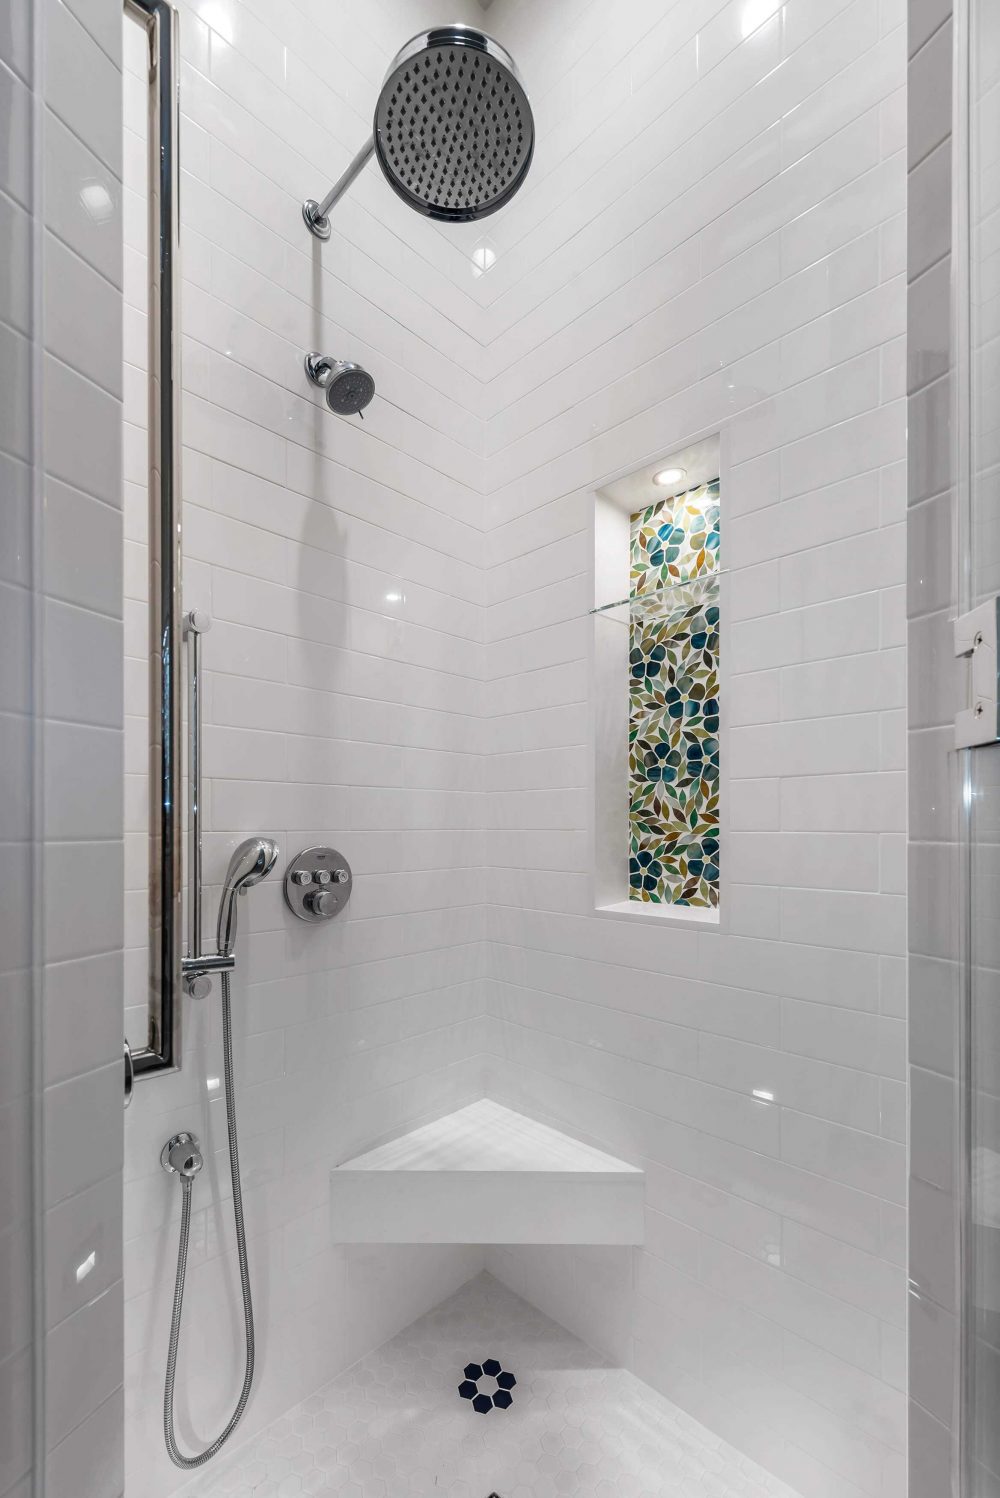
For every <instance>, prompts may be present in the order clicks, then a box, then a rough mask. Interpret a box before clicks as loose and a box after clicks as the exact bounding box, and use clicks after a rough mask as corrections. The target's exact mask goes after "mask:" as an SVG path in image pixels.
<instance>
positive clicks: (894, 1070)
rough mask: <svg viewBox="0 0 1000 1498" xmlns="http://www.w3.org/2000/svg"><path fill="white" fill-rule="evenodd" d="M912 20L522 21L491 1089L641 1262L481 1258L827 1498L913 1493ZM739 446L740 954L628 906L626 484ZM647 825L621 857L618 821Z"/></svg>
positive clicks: (488, 384) (502, 342)
mask: <svg viewBox="0 0 1000 1498" xmlns="http://www.w3.org/2000/svg"><path fill="white" fill-rule="evenodd" d="M905 21H906V16H905V6H904V5H903V4H900V3H896V0H893V3H888V4H883V5H881V6H879V5H874V4H870V3H868V0H856V3H853V4H843V3H838V0H785V3H778V0H775V3H763V4H762V3H759V0H757V3H754V0H732V3H729V4H722V3H720V0H695V3H692V0H684V3H673V4H666V5H664V4H663V3H662V0H631V3H629V4H627V5H625V6H624V7H609V6H607V5H606V4H602V3H593V4H583V5H581V4H580V3H579V0H552V3H547V4H546V5H545V6H544V7H540V6H538V5H534V4H530V3H528V0H496V3H495V4H494V5H493V6H492V7H491V8H490V11H489V24H490V26H491V27H492V28H493V29H495V31H496V32H497V34H498V35H499V37H500V39H501V40H502V41H503V42H504V43H505V44H506V45H508V46H509V47H510V48H511V50H512V51H513V53H514V55H515V56H516V57H517V59H518V62H519V65H520V66H521V68H522V70H523V72H524V74H525V77H526V79H527V81H528V86H529V89H530V90H531V96H532V101H533V104H534V106H535V109H536V114H537V120H538V145H537V154H536V160H535V163H534V166H533V169H532V176H531V178H530V179H529V182H528V184H527V185H526V187H525V189H524V191H523V192H522V193H521V195H520V196H519V197H518V198H517V199H516V200H515V201H514V202H513V203H512V204H511V205H510V207H509V208H508V209H507V211H506V212H505V213H504V214H503V215H501V216H499V217H498V218H497V219H496V220H495V221H494V222H493V223H492V224H491V225H490V226H489V239H490V244H491V247H492V248H493V250H494V252H495V255H496V260H495V263H494V264H493V265H492V267H491V269H490V270H489V271H488V272H487V273H486V274H485V275H483V277H482V278H481V280H480V281H479V282H478V283H477V286H476V294H477V295H478V297H479V298H480V301H481V304H482V307H483V312H484V315H485V317H486V319H487V323H486V326H487V329H488V341H487V343H486V347H485V350H484V353H483V360H482V367H483V371H484V388H483V402H484V405H483V409H484V413H485V417H486V428H485V432H486V435H485V443H486V449H485V450H486V462H485V476H486V477H485V491H486V492H485V524H486V531H487V535H486V541H485V555H486V558H487V566H488V580H487V598H488V602H489V607H488V609H487V612H486V621H485V629H486V636H485V638H486V645H485V681H486V688H485V693H484V697H483V729H482V732H483V738H482V749H483V752H484V754H485V755H486V756H487V759H486V761H485V763H486V783H487V785H488V787H489V792H490V795H489V800H488V804H487V816H488V825H489V829H490V830H489V832H488V834H487V844H486V847H487V863H488V869H489V872H488V875H487V878H488V885H487V894H488V900H489V904H490V916H489V936H490V947H489V958H488V969H487V970H488V974H489V980H488V986H489V998H488V1002H489V1012H490V1021H489V1032H488V1033H489V1046H490V1053H491V1060H490V1064H489V1071H488V1077H487V1089H488V1092H489V1094H490V1095H491V1096H493V1097H496V1098H497V1099H498V1100H500V1101H502V1102H504V1103H507V1104H509V1105H511V1106H514V1107H521V1108H522V1109H524V1110H525V1111H526V1112H528V1113H531V1114H534V1115H536V1116H538V1117H541V1118H543V1119H545V1120H547V1121H549V1122H552V1123H555V1124H557V1125H561V1126H562V1127H564V1128H567V1129H568V1130H569V1131H570V1132H575V1133H579V1134H581V1135H583V1136H585V1137H586V1138H588V1139H590V1140H591V1141H593V1142H594V1143H596V1144H599V1145H601V1146H602V1147H604V1148H607V1149H610V1150H613V1151H615V1152H616V1153H620V1154H623V1155H625V1157H627V1158H629V1159H632V1160H634V1161H635V1162H637V1163H641V1164H642V1165H643V1166H644V1167H645V1169H646V1170H647V1172H648V1173H649V1201H648V1213H647V1243H646V1246H645V1248H644V1249H643V1250H639V1251H636V1252H635V1254H634V1255H633V1254H630V1253H629V1252H628V1251H625V1250H615V1249H610V1248H605V1249H593V1250H584V1249H580V1250H572V1249H520V1248H518V1249H504V1248H498V1249H495V1250H492V1251H491V1253H490V1260H489V1262H490V1267H491V1269H492V1270H493V1272H494V1273H496V1274H498V1275H499V1276H500V1277H502V1278H504V1279H505V1280H506V1281H507V1282H508V1283H509V1284H510V1285H511V1287H512V1288H514V1289H515V1290H517V1291H518V1292H519V1293H521V1294H523V1295H525V1296H526V1297H527V1298H528V1299H529V1300H533V1301H534V1302H535V1303H537V1304H538V1305H539V1306H541V1307H542V1308H543V1309H545V1310H546V1311H548V1312H549V1313H550V1314H552V1315H553V1316H555V1317H556V1318H557V1319H558V1320H560V1321H562V1322H564V1323H565V1324H566V1325H567V1326H569V1327H570V1328H571V1329H572V1330H573V1331H575V1332H576V1333H577V1334H578V1335H581V1336H583V1337H584V1338H586V1339H588V1340H590V1341H592V1342H594V1343H595V1344H596V1345H597V1346H599V1347H601V1348H602V1349H603V1350H605V1351H607V1352H610V1353H612V1354H613V1355H615V1356H617V1357H620V1358H621V1359H623V1360H624V1361H625V1362H626V1363H627V1364H628V1366H630V1367H631V1368H633V1370H634V1371H636V1372H637V1373H639V1374H640V1375H641V1376H642V1377H643V1378H646V1379H648V1380H649V1381H650V1382H651V1383H653V1384H654V1385H655V1386H656V1387H657V1388H658V1389H660V1390H661V1391H662V1392H663V1393H665V1394H666V1395H667V1396H668V1397H669V1398H671V1399H673V1400H675V1401H676V1402H677V1403H678V1404H680V1405H681V1406H682V1407H683V1408H685V1409H687V1410H689V1411H691V1412H692V1413H693V1414H695V1415H696V1416H697V1417H698V1418H699V1419H701V1420H703V1421H705V1423H707V1424H708V1425H709V1426H711V1427H712V1428H713V1429H714V1430H716V1431H718V1432H719V1433H720V1434H721V1435H722V1436H724V1437H725V1438H726V1439H728V1440H730V1441H732V1442H733V1443H734V1444H735V1445H737V1446H740V1447H741V1448H742V1449H744V1450H745V1451H747V1452H748V1453H749V1454H750V1455H751V1456H752V1457H753V1458H754V1459H756V1460H758V1461H760V1462H761V1463H762V1464H763V1465H765V1466H766V1467H768V1468H769V1469H770V1470H772V1471H773V1472H775V1473H776V1474H778V1476H779V1477H781V1478H783V1479H784V1480H786V1481H787V1482H789V1483H790V1484H791V1485H793V1486H794V1487H795V1488H796V1489H797V1490H798V1491H799V1492H801V1493H802V1494H804V1495H807V1498H827V1495H834V1494H836V1495H837V1498H861V1495H871V1498H901V1495H902V1494H903V1493H904V1492H905V1465H906V1464H905V1446H906V1399H905V1393H904V1388H905V1376H904V1362H905V1359H904V1328H905V1305H906V1301H905V1280H906V1269H905V1192H906V1158H905V1144H904V1126H905V1100H906V1093H905V1057H906V1050H905V1006H904V997H903V995H904V991H905V951H906V932H905V917H904V909H905V905H904V890H905V879H904V876H903V871H902V868H901V848H902V841H903V834H904V831H905V786H904V759H903V753H904V750H903V737H902V736H903V730H904V725H903V710H904V707H905V702H906V695H905V691H906V689H905V675H904V656H903V644H904V636H903V622H902V589H903V586H904V584H905V581H906V577H905V541H904V535H905V504H906V493H905V456H906V454H905V432H906V417H905V399H904V398H905V393H906V392H905V369H904V361H903V358H902V351H903V340H904V334H905V330H906V285H905V217H904V209H905V201H906V199H905V193H906V157H905V146H906V132H905V82H906V56H907V48H906V34H905V33H906V26H905ZM719 430H721V431H722V432H723V434H724V444H725V449H724V450H725V462H726V463H728V480H727V479H726V477H725V475H724V482H723V501H722V502H723V527H724V534H725V547H726V564H727V567H732V568H733V569H734V572H735V576H734V578H733V582H732V589H731V592H730V595H729V612H728V617H727V619H726V621H725V624H724V628H726V629H727V631H728V633H727V637H726V639H727V643H725V644H724V647H723V648H724V650H728V651H729V652H730V663H731V670H732V676H731V679H730V687H729V695H728V698H727V700H726V702H725V705H724V721H725V722H726V725H727V726H726V728H725V729H724V739H723V747H722V753H723V758H724V760H725V762H726V764H727V766H728V773H729V777H730V779H729V786H728V795H727V798H726V805H725V807H724V811H723V858H724V859H728V860H729V864H730V868H731V872H732V880H733V886H732V890H731V893H730V901H729V909H728V910H726V911H724V926H723V929H722V930H721V931H718V932H716V931H705V932H692V931H690V930H680V929H671V927H670V926H669V924H664V923H662V922H661V923H659V924H658V925H657V926H656V927H655V928H654V929H651V928H650V926H649V925H648V924H641V923H636V922H635V921H630V920H629V918H628V917H627V916H623V917H618V918H615V917H608V916H606V915H600V916H598V915H595V913H594V911H593V895H592V885H591V879H590V874H591V859H592V853H591V847H592V838H593V827H592V821H591V817H592V813H591V804H592V793H591V788H590V785H589V776H590V773H591V772H590V751H589V737H590V723H591V716H590V714H591V706H592V705H591V703H590V702H589V700H588V693H589V687H588V658H589V652H590V638H591V625H590V621H589V620H588V619H587V610H588V608H589V607H590V605H591V603H592V600H593V581H592V573H591V562H590V558H591V556H592V554H593V553H592V539H591V538H592V530H591V527H592V514H593V494H594V489H595V487H596V486H597V485H598V484H600V483H602V482H604V481H606V480H607V479H608V478H610V477H613V476H615V475H616V474H618V473H621V472H625V471H629V470H631V469H634V468H636V467H637V466H639V465H640V464H642V463H646V462H651V461H654V460H655V459H656V458H657V457H666V456H668V455H669V454H671V453H672V452H673V451H675V450H676V449H677V448H678V447H679V446H681V444H682V443H683V442H684V441H685V440H686V439H690V438H693V437H698V436H702V435H705V434H708V433H712V432H715V431H719ZM623 835H624V829H623Z"/></svg>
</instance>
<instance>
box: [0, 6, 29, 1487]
mask: <svg viewBox="0 0 1000 1498" xmlns="http://www.w3.org/2000/svg"><path fill="white" fill-rule="evenodd" d="M10 20H11V24H9V25H4V26H0V111H2V113H3V117H4V119H5V121H9V122H10V123H9V128H10V131H11V139H10V142H9V146H8V147H7V148H6V149H5V150H4V152H3V159H2V161H0V235H2V238H3V243H4V246H5V250H6V251H7V253H6V254H5V256H4V264H3V265H2V266H0V387H2V389H3V392H4V393H3V397H2V398H0V494H2V502H0V631H2V637H3V641H4V646H3V650H2V651H0V764H2V766H3V769H2V772H0V1138H2V1139H3V1140H4V1148H3V1164H2V1165H0V1284H2V1285H3V1286H4V1315H3V1325H2V1329H0V1494H2V1495H3V1498H8V1495H11V1498H24V1495H26V1494H27V1493H28V1492H29V1491H30V1484H31V1481H32V1469H33V1466H34V1452H33V1450H32V1442H31V1417H32V1407H33V1396H34V1389H33V1376H34V1357H35V1346H34V1342H35V1335H34V1334H35V1328H34V1326H33V1317H32V1234H33V1226H34V1218H35V1201H34V1190H33V1175H32V1157H33V1143H34V1141H33V1126H32V1115H33V1108H32V1104H33V1098H32V1092H33V1087H34V1076H33V1052H34V1045H33V1034H32V1021H31V1016H32V1012H33V1000H34V997H35V986H34V975H33V973H32V957H33V953H32V923H31V907H30V896H31V888H32V871H33V866H34V847H33V842H32V839H33V835H34V825H33V809H34V799H35V781H34V773H35V761H34V755H33V743H32V732H31V719H30V714H31V708H32V685H33V669H34V661H35V658H34V653H33V640H32V631H31V607H32V597H31V584H32V562H33V557H32V539H33V534H34V531H33V514H32V509H33V500H34V489H33V472H32V465H31V458H32V448H31V433H32V417H33V409H32V393H33V386H32V382H31V365H32V358H33V355H34V356H35V357H37V351H36V350H34V349H33V346H32V336H31V335H32V328H33V317H32V284H33V278H32V275H31V271H30V264H31V250H32V232H33V223H32V209H33V193H32V174H31V148H32V138H33V136H32V130H31V116H32V109H33V104H34V100H33V95H32V90H33V67H32V55H31V46H30V33H29V16H28V8H27V5H26V4H21V5H15V7H14V9H13V11H12V13H11V17H10ZM14 392H16V395H14V397H13V398H11V397H12V394H13V393H14Z"/></svg>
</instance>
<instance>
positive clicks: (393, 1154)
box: [331, 1100, 645, 1244]
mask: <svg viewBox="0 0 1000 1498" xmlns="http://www.w3.org/2000/svg"><path fill="white" fill-rule="evenodd" d="M644 1190H645V1176H644V1174H643V1172H642V1171H641V1170H639V1169H637V1168H636V1167H635V1166H634V1165H629V1164H627V1163H626V1162H625V1161H624V1160H618V1159H616V1158H615V1157H614V1156H613V1155H608V1154H605V1153H604V1152H603V1151H602V1150H598V1149H594V1148H593V1147H592V1146H591V1145H588V1144H583V1143H581V1142H580V1140H578V1139H572V1138H570V1136H569V1135H567V1134H563V1133H561V1132H560V1131H559V1130H558V1129H553V1128H550V1127H549V1126H548V1125H546V1124H541V1123H537V1122H536V1121H535V1120H534V1119H531V1118H526V1117H525V1116H524V1115H523V1114H521V1113H515V1112H514V1111H513V1110H512V1109H510V1108H505V1107H503V1106H502V1105H501V1104H500V1103H494V1102H490V1101H488V1100H483V1101H482V1102H478V1103H472V1104H470V1106H469V1107H467V1108H461V1109H459V1110H458V1112H456V1113H450V1114H448V1115H447V1116H446V1117H445V1118H439V1119H436V1120H435V1121H434V1122H433V1123H430V1124H425V1125H423V1126H422V1127H421V1128H419V1129H414V1130H413V1131H412V1132H411V1133H409V1134H404V1135H402V1136H401V1138H399V1139H394V1140H391V1141H390V1142H389V1143H387V1144H382V1145H379V1146H378V1147H377V1148H376V1149H373V1150H369V1151H367V1152H366V1153H365V1154H363V1155H357V1156H355V1157H354V1159H352V1160H347V1161H345V1162H344V1163H343V1164H342V1165H339V1166H338V1167H337V1168H336V1169H335V1170H333V1171H332V1172H331V1198H332V1205H333V1211H334V1227H335V1233H336V1237H337V1239H338V1241H339V1242H341V1243H617V1244H630V1243H641V1242H642V1241H643V1198H644Z"/></svg>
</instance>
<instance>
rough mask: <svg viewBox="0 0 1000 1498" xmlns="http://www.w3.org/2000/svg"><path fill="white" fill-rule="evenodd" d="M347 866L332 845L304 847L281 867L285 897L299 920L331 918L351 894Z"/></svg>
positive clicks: (329, 919)
mask: <svg viewBox="0 0 1000 1498" xmlns="http://www.w3.org/2000/svg"><path fill="white" fill-rule="evenodd" d="M353 883H354V880H353V877H352V875H351V866H350V864H349V863H348V862H347V859H346V858H345V857H344V855H343V854H342V853H338V852H337V850H336V848H305V849H304V850H303V851H302V852H301V853H297V854H296V856H295V857H294V858H293V859H292V861H291V863H290V864H289V865H288V868H287V869H286V870H285V900H286V902H287V904H288V908H289V910H290V911H291V912H292V914H293V915H297V916H298V918H299V920H300V921H332V920H333V917H334V916H335V915H339V914H340V912H341V911H342V910H343V909H344V906H345V905H346V904H347V902H348V900H349V899H350V898H351V888H352V886H353Z"/></svg>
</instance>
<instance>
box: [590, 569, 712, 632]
mask: <svg viewBox="0 0 1000 1498" xmlns="http://www.w3.org/2000/svg"><path fill="white" fill-rule="evenodd" d="M726 576H728V569H727V568H725V567H720V568H718V569H717V570H716V571H715V572H705V573H703V574H702V576H701V577H693V578H691V579H690V581H688V582H676V583H664V584H661V585H660V586H659V587H657V588H650V589H649V591H648V592H646V593H633V594H631V595H630V596H629V597H628V598H619V599H616V600H615V602H614V603H603V604H601V605H600V607H599V608H593V609H591V610H590V612H591V614H593V615H594V616H595V617H596V618H600V619H614V620H616V621H617V622H618V623H620V624H631V623H633V622H634V621H635V620H637V619H649V620H653V619H657V620H664V619H672V618H674V617H679V616H680V615H682V614H684V613H686V612H687V610H688V609H693V608H701V607H707V606H708V605H710V604H713V603H714V604H717V603H718V602H719V594H720V591H721V589H720V582H721V579H722V578H724V577H726Z"/></svg>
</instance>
